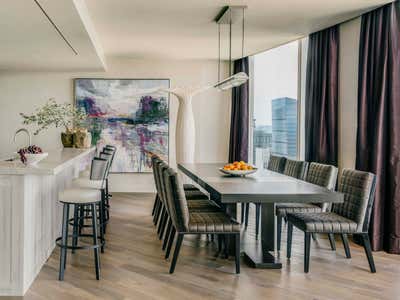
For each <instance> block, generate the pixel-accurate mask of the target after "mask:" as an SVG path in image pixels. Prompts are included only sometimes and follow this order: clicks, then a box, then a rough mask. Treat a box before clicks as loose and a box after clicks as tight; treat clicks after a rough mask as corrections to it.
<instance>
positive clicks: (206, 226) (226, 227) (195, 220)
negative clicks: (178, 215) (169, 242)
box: [187, 212, 240, 233]
mask: <svg viewBox="0 0 400 300" xmlns="http://www.w3.org/2000/svg"><path fill="white" fill-rule="evenodd" d="M187 229H188V231H189V232H195V233H199V232H205V233H206V232H208V233H212V232H227V233H231V232H240V225H239V223H237V222H235V221H233V220H231V219H230V217H229V216H228V215H227V214H225V213H223V212H204V213H202V212H191V213H190V214H189V224H188V228H187Z"/></svg>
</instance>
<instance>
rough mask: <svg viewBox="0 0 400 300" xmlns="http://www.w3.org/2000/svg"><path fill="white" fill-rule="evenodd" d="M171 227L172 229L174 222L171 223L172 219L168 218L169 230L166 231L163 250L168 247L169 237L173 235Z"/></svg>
mask: <svg viewBox="0 0 400 300" xmlns="http://www.w3.org/2000/svg"><path fill="white" fill-rule="evenodd" d="M171 227H172V221H171V218H168V225H167V229H166V230H165V235H164V241H163V245H162V249H163V250H165V248H166V247H167V242H168V237H169V235H170V233H171Z"/></svg>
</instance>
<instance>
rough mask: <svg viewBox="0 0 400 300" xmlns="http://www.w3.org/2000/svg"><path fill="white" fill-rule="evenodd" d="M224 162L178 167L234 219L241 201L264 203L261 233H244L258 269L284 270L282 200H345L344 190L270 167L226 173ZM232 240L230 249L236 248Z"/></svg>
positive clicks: (252, 262)
mask: <svg viewBox="0 0 400 300" xmlns="http://www.w3.org/2000/svg"><path fill="white" fill-rule="evenodd" d="M223 166H224V163H179V164H178V169H179V170H180V171H181V172H182V173H183V174H184V175H186V176H187V177H189V178H190V179H191V180H192V181H193V182H195V183H196V184H198V185H199V186H200V187H201V188H202V189H204V190H205V191H207V192H208V193H209V194H210V199H211V200H213V201H214V202H216V203H217V204H219V205H220V206H221V207H222V208H223V209H224V210H225V211H226V212H227V213H228V214H229V215H230V216H231V217H232V218H234V219H237V204H238V203H260V204H261V235H260V237H261V238H260V239H256V237H255V236H254V235H252V236H250V235H249V234H248V233H247V232H246V230H243V232H242V235H241V241H242V242H241V251H242V252H244V256H245V258H246V261H247V262H248V263H249V264H250V266H252V267H254V268H264V269H280V268H282V263H281V261H280V259H279V252H278V250H277V241H276V228H277V219H276V215H275V207H276V205H277V204H279V203H341V202H343V195H342V194H341V193H338V192H335V191H332V190H329V189H326V188H324V187H321V186H318V185H315V184H311V183H308V182H306V181H304V180H300V179H296V178H293V177H290V176H286V175H284V174H280V173H277V172H273V171H270V170H267V169H261V168H260V169H258V170H257V172H255V173H253V174H250V175H246V176H232V175H226V174H223V173H222V172H221V171H220V169H221V168H222V167H223ZM233 244H234V243H233V242H231V243H230V246H229V247H230V252H231V253H233V251H234V245H233Z"/></svg>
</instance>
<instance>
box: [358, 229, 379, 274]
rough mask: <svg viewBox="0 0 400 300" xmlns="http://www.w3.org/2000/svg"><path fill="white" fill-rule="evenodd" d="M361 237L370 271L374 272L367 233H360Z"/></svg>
mask: <svg viewBox="0 0 400 300" xmlns="http://www.w3.org/2000/svg"><path fill="white" fill-rule="evenodd" d="M361 237H362V241H363V245H364V250H365V254H366V255H367V259H368V263H369V268H370V270H371V273H376V268H375V262H374V257H373V256H372V249H371V242H370V241H369V236H368V233H362V234H361Z"/></svg>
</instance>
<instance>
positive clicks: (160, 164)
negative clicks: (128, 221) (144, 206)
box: [153, 158, 220, 250]
mask: <svg viewBox="0 0 400 300" xmlns="http://www.w3.org/2000/svg"><path fill="white" fill-rule="evenodd" d="M168 168H169V166H168V164H167V163H166V162H164V161H163V160H161V159H159V158H157V159H155V160H154V162H153V171H154V176H155V182H156V189H157V194H158V195H159V199H160V202H161V205H162V213H161V216H160V222H159V223H158V228H157V233H158V235H159V238H160V240H163V246H162V249H163V250H165V247H166V243H167V241H168V237H169V235H170V231H171V226H172V224H171V222H172V221H171V217H170V213H169V208H168V203H167V200H166V196H165V186H164V181H163V180H162V172H163V171H164V170H165V169H168ZM184 193H185V196H186V194H187V191H184ZM190 195H191V196H192V197H193V194H190ZM187 202H188V207H189V210H190V211H203V212H205V211H220V207H219V206H217V205H216V204H215V203H214V202H212V201H209V200H208V199H207V200H206V199H204V197H201V198H195V199H193V198H191V199H190V200H187Z"/></svg>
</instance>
